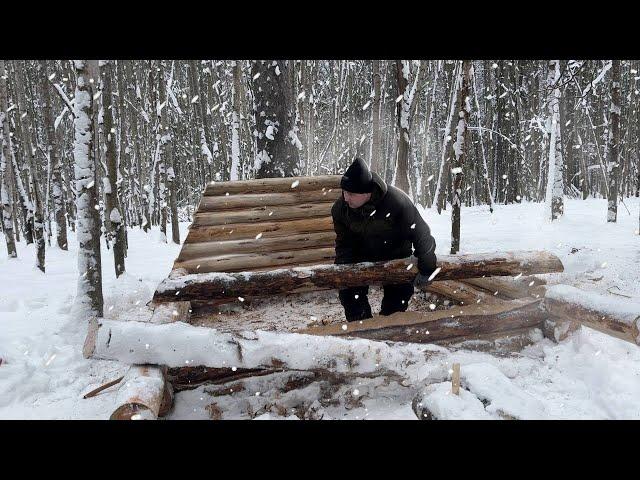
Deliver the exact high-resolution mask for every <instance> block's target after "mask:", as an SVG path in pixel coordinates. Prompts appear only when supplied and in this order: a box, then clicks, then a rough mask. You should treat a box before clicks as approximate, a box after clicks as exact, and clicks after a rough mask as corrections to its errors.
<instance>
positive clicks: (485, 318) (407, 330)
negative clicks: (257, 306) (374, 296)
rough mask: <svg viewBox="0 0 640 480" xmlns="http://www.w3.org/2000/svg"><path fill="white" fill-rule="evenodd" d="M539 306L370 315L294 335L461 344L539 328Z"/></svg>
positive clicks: (528, 302) (526, 303)
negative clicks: (485, 336)
mask: <svg viewBox="0 0 640 480" xmlns="http://www.w3.org/2000/svg"><path fill="white" fill-rule="evenodd" d="M541 303H542V299H520V300H512V301H509V302H502V303H500V304H494V305H488V304H485V305H482V304H475V305H470V306H466V307H453V308H451V309H449V310H436V311H434V312H417V311H410V312H397V313H394V314H391V315H387V316H384V315H374V317H373V318H370V319H367V320H362V321H358V322H351V323H343V324H332V325H324V326H317V327H310V328H305V329H301V330H299V331H298V332H299V333H305V334H309V335H334V336H349V337H357V338H367V339H372V340H379V341H394V342H411V343H434V342H442V341H448V342H454V341H455V342H461V341H465V340H475V339H481V338H482V337H483V336H484V335H487V334H497V333H505V334H506V333H508V332H511V331H520V330H521V329H524V328H541V327H542V323H543V322H544V321H545V319H546V318H547V317H548V314H547V313H546V312H545V311H544V310H543V309H542V308H541ZM345 327H346V328H345Z"/></svg>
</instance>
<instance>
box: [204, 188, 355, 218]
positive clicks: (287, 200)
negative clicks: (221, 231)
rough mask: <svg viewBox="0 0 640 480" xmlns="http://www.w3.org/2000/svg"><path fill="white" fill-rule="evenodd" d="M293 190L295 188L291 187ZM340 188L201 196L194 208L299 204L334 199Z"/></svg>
mask: <svg viewBox="0 0 640 480" xmlns="http://www.w3.org/2000/svg"><path fill="white" fill-rule="evenodd" d="M293 190H295V189H293ZM341 195H342V190H340V189H339V188H335V189H326V188H325V189H324V190H310V191H304V190H303V191H300V192H296V191H293V192H286V193H251V194H244V195H222V196H203V197H202V199H201V200H200V205H198V209H197V210H196V211H197V212H198V213H202V212H219V211H221V210H233V209H247V208H254V207H264V206H281V205H299V204H301V203H319V202H329V201H335V200H336V199H338V198H339V197H340V196H341Z"/></svg>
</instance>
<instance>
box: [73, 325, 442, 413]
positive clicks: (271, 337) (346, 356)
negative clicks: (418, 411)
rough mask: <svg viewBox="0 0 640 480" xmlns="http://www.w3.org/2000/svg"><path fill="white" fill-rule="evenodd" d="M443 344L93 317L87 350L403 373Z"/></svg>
mask: <svg viewBox="0 0 640 480" xmlns="http://www.w3.org/2000/svg"><path fill="white" fill-rule="evenodd" d="M438 348H439V347H436V346H431V345H411V344H407V345H402V344H400V345H394V346H390V345H387V344H386V343H384V342H375V341H370V340H364V339H344V338H338V337H333V336H315V335H302V334H299V333H285V332H267V331H255V332H237V333H221V332H218V331H216V330H214V329H210V328H206V327H195V326H192V325H189V324H186V323H182V322H178V323H168V324H162V325H157V324H151V323H147V322H136V321H130V322H121V321H113V320H99V321H98V320H95V319H92V320H91V321H90V323H89V333H88V335H87V338H86V341H85V345H84V349H83V353H84V356H85V357H86V358H93V359H98V360H117V361H120V362H123V363H128V364H136V365H138V364H155V365H166V366H167V367H169V368H177V367H194V366H205V367H212V368H231V369H232V370H233V369H234V368H236V369H238V370H239V369H255V368H264V369H274V368H275V369H285V370H316V369H319V370H326V371H331V372H338V373H340V372H351V373H358V374H368V373H376V374H384V373H395V374H397V375H401V376H403V377H404V376H406V375H407V367H408V366H410V365H422V364H423V363H424V360H425V359H426V358H428V357H429V356H430V355H436V354H437V353H438ZM123 381H124V380H123ZM158 390H159V387H157V388H156V392H157V391H158ZM154 408H155V407H154Z"/></svg>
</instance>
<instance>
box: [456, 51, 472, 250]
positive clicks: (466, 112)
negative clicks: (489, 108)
mask: <svg viewBox="0 0 640 480" xmlns="http://www.w3.org/2000/svg"><path fill="white" fill-rule="evenodd" d="M470 70H471V60H463V62H462V71H461V72H460V75H461V76H462V79H461V80H458V81H457V82H456V83H459V84H460V93H459V94H458V101H459V104H458V112H459V113H458V125H457V126H456V141H455V142H454V143H453V159H454V160H453V161H454V165H455V167H454V168H453V169H452V172H453V174H454V177H453V202H452V208H451V253H452V254H455V253H458V251H460V207H461V206H462V169H463V168H464V161H465V157H466V156H467V151H468V148H467V147H468V146H467V125H468V123H469V116H470V115H471V105H470V103H469V102H470V101H469V83H470V81H469V80H470Z"/></svg>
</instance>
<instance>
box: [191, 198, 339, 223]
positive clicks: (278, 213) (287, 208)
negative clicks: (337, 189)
mask: <svg viewBox="0 0 640 480" xmlns="http://www.w3.org/2000/svg"><path fill="white" fill-rule="evenodd" d="M332 206H333V202H323V203H303V204H300V205H282V206H276V207H254V208H251V209H245V210H229V211H225V212H215V213H214V212H205V213H196V214H195V215H194V217H193V225H194V226H196V227H206V226H212V225H232V224H234V223H253V222H268V221H269V220H298V219H301V218H316V217H326V216H328V215H331V207H332Z"/></svg>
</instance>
